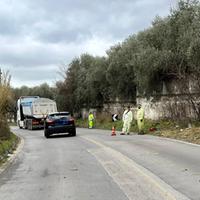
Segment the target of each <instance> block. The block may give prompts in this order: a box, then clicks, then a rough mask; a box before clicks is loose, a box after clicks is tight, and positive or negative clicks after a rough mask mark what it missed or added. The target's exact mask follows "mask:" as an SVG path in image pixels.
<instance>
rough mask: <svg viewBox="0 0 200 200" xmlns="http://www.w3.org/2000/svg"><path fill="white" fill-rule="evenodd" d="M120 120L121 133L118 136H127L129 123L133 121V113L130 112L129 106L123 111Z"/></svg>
mask: <svg viewBox="0 0 200 200" xmlns="http://www.w3.org/2000/svg"><path fill="white" fill-rule="evenodd" d="M122 120H123V122H124V123H123V128H122V133H121V134H120V135H129V134H130V128H131V122H132V120H133V113H132V111H131V108H130V106H128V107H127V109H126V110H125V111H124V113H123V117H122Z"/></svg>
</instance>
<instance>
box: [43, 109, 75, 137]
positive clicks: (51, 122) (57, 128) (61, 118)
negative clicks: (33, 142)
mask: <svg viewBox="0 0 200 200" xmlns="http://www.w3.org/2000/svg"><path fill="white" fill-rule="evenodd" d="M60 133H68V134H69V135H70V136H76V126H75V122H74V118H73V117H72V116H71V114H70V113H69V112H55V113H51V114H49V115H47V117H46V119H45V122H44V136H45V137H46V138H49V136H50V135H53V134H60Z"/></svg>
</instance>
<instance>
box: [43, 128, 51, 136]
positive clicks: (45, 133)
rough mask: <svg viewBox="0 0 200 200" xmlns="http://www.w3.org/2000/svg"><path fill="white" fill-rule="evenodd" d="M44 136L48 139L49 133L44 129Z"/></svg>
mask: <svg viewBox="0 0 200 200" xmlns="http://www.w3.org/2000/svg"><path fill="white" fill-rule="evenodd" d="M44 136H45V137H46V138H49V136H50V134H49V132H48V131H47V130H46V129H45V130H44Z"/></svg>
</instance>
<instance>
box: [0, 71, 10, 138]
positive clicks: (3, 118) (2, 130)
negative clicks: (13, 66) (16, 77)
mask: <svg viewBox="0 0 200 200" xmlns="http://www.w3.org/2000/svg"><path fill="white" fill-rule="evenodd" d="M9 84H10V76H9V74H8V72H7V73H5V74H3V77H2V79H1V83H0V139H2V138H3V139H7V138H9V137H10V129H9V126H8V122H7V113H8V111H9V107H10V105H11V100H12V93H11V90H10V86H9Z"/></svg>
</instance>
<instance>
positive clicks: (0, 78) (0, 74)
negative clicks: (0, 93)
mask: <svg viewBox="0 0 200 200" xmlns="http://www.w3.org/2000/svg"><path fill="white" fill-rule="evenodd" d="M1 76H2V71H1V68H0V85H1V81H2V77H1Z"/></svg>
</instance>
